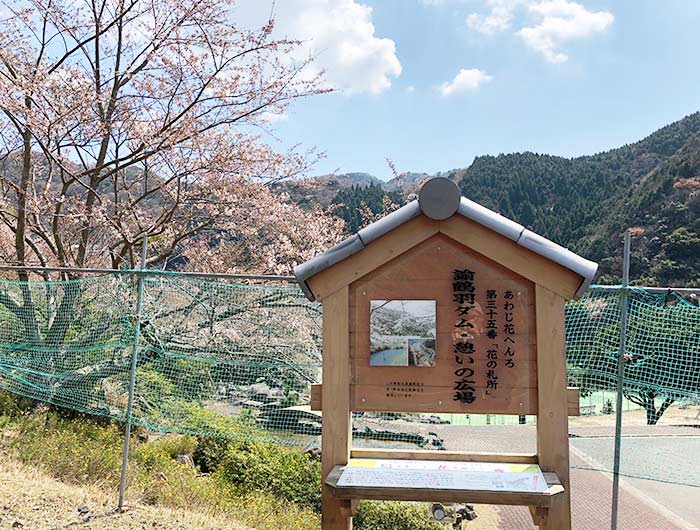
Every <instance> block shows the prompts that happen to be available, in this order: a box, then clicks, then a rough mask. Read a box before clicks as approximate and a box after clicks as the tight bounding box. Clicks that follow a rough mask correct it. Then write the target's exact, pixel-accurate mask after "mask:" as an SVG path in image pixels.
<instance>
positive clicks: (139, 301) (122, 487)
mask: <svg viewBox="0 0 700 530" xmlns="http://www.w3.org/2000/svg"><path fill="white" fill-rule="evenodd" d="M147 251H148V237H146V236H144V237H143V243H142V244H141V265H140V270H144V269H145V268H146V252H147ZM143 277H144V275H143V274H139V275H138V278H137V291H136V317H135V323H134V345H133V349H132V351H131V371H130V374H129V401H128V403H127V406H126V427H125V429H124V452H123V454H122V476H121V482H120V483H119V505H118V506H117V509H118V510H122V509H123V508H124V492H125V491H126V467H127V465H128V464H129V438H130V437H131V412H132V409H133V407H134V387H135V386H136V361H137V358H138V352H139V337H140V335H141V310H142V306H143Z"/></svg>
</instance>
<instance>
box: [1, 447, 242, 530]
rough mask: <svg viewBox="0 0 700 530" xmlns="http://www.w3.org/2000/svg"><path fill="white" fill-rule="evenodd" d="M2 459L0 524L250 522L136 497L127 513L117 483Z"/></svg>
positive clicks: (172, 528)
mask: <svg viewBox="0 0 700 530" xmlns="http://www.w3.org/2000/svg"><path fill="white" fill-rule="evenodd" d="M2 460H3V465H2V467H1V468H0V499H2V501H1V502H0V529H3V530H4V529H5V528H7V529H10V528H13V529H16V528H25V529H32V530H41V529H45V528H46V529H48V528H52V529H53V528H66V527H71V526H80V528H89V529H110V530H122V529H123V530H127V529H129V530H135V529H145V528H149V529H159V528H160V529H168V530H178V529H183V530H184V529H192V528H201V529H219V528H221V529H223V528H226V529H236V530H238V529H244V528H249V527H246V526H243V525H241V524H239V523H237V522H235V521H233V520H232V519H230V518H227V517H224V516H221V515H218V516H217V515H208V514H206V513H202V512H193V511H187V510H183V509H170V508H166V507H161V506H147V505H144V504H138V503H136V504H133V505H132V506H130V507H129V509H128V510H127V511H125V512H124V513H117V512H116V511H115V509H114V507H115V504H116V494H117V492H116V490H114V489H113V488H112V489H105V488H101V487H99V486H96V485H77V484H66V483H64V482H61V481H59V480H57V479H55V478H53V477H51V476H50V475H48V474H47V473H45V472H42V471H40V470H38V469H36V468H32V467H29V466H25V465H23V464H21V463H19V462H17V461H16V460H14V459H10V458H7V455H3V457H2ZM79 509H81V511H83V512H84V514H81V513H80V512H79V511H78V510H79ZM18 525H22V526H21V527H20V526H18Z"/></svg>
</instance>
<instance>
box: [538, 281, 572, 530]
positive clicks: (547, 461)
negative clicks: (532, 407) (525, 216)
mask: <svg viewBox="0 0 700 530" xmlns="http://www.w3.org/2000/svg"><path fill="white" fill-rule="evenodd" d="M535 305H536V316H537V356H538V357H537V358H538V362H537V386H538V392H539V396H538V412H537V454H538V457H539V463H540V467H541V469H542V471H543V472H550V473H555V474H556V475H557V476H558V477H559V479H560V480H561V483H562V486H563V487H564V490H565V491H564V493H563V495H562V496H561V497H560V498H559V499H558V500H557V501H556V502H554V503H552V505H551V506H550V509H549V512H548V514H547V520H546V522H545V525H544V526H543V527H542V528H543V529H544V530H571V502H570V498H569V434H568V417H567V389H566V355H565V331H564V299H563V298H562V297H561V296H559V295H558V294H556V293H554V292H552V291H549V290H548V289H546V288H544V287H542V286H540V285H537V286H536V287H535Z"/></svg>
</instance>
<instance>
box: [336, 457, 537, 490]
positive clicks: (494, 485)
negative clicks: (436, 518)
mask: <svg viewBox="0 0 700 530" xmlns="http://www.w3.org/2000/svg"><path fill="white" fill-rule="evenodd" d="M338 486H357V487H370V488H371V487H385V488H427V489H445V490H479V491H514V492H523V493H542V492H544V491H546V490H547V487H548V486H547V482H546V481H545V478H544V475H542V470H541V469H540V466H538V465H536V464H501V463H492V462H447V461H439V460H435V461H429V460H389V459H387V460H383V459H381V460H372V459H365V458H353V459H351V460H350V462H349V463H348V465H347V466H345V469H344V470H343V473H342V475H341V476H340V478H339V479H338Z"/></svg>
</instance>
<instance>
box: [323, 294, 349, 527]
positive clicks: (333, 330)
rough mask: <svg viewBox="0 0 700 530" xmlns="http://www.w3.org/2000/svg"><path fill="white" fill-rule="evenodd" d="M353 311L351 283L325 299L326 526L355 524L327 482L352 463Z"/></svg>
mask: <svg viewBox="0 0 700 530" xmlns="http://www.w3.org/2000/svg"><path fill="white" fill-rule="evenodd" d="M349 312H350V301H349V289H348V287H347V286H345V287H343V288H341V289H340V290H338V291H336V292H334V293H333V294H331V295H329V296H328V297H327V298H325V299H324V300H323V388H322V402H323V420H322V421H323V426H322V440H321V463H322V475H323V482H322V486H321V487H322V498H323V512H322V520H321V524H322V528H323V530H349V529H351V528H352V517H351V509H350V502H349V501H346V500H345V501H340V500H337V499H336V498H335V497H333V494H332V492H331V490H330V489H329V487H328V486H326V484H325V479H326V476H328V474H329V473H330V472H331V471H332V470H333V467H334V466H336V465H345V464H347V463H348V459H349V458H350V448H351V445H352V424H351V416H350V322H349V320H350V318H349V316H350V314H349Z"/></svg>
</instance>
